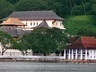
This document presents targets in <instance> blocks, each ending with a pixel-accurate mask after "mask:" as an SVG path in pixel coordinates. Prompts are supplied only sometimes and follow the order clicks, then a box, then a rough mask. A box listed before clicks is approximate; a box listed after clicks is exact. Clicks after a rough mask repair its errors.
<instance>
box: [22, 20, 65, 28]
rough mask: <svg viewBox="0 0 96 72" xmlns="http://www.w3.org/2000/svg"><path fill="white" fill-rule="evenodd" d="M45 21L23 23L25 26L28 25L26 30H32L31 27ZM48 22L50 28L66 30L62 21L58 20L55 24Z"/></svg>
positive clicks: (26, 21)
mask: <svg viewBox="0 0 96 72" xmlns="http://www.w3.org/2000/svg"><path fill="white" fill-rule="evenodd" d="M43 21H44V20H22V21H21V22H22V23H24V24H27V26H26V28H31V27H35V26H37V25H39V24H40V23H41V22H43ZM46 22H47V24H48V25H49V26H50V27H57V28H60V29H65V28H64V26H63V24H62V21H59V20H56V21H55V22H54V20H46ZM53 22H54V23H53Z"/></svg>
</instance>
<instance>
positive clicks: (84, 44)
mask: <svg viewBox="0 0 96 72" xmlns="http://www.w3.org/2000/svg"><path fill="white" fill-rule="evenodd" d="M67 48H75V49H76V48H78V49H81V48H83V49H86V48H87V49H96V38H95V37H86V36H82V37H80V38H79V39H77V40H76V41H75V42H74V43H72V44H71V45H68V46H67Z"/></svg>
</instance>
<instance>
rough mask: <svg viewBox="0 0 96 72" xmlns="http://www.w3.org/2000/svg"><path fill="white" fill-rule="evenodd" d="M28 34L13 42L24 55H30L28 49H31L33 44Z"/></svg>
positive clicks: (14, 46)
mask: <svg viewBox="0 0 96 72" xmlns="http://www.w3.org/2000/svg"><path fill="white" fill-rule="evenodd" d="M27 37H28V35H27V34H25V35H24V36H22V37H20V38H18V39H17V40H16V42H14V44H13V46H12V47H13V48H15V49H18V50H20V51H21V52H22V55H28V49H30V47H31V45H30V44H29V43H28V41H27Z"/></svg>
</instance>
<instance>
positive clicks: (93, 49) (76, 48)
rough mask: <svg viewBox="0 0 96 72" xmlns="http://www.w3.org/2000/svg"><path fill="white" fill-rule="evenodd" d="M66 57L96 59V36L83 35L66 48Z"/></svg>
mask: <svg viewBox="0 0 96 72" xmlns="http://www.w3.org/2000/svg"><path fill="white" fill-rule="evenodd" d="M64 58H65V59H75V60H77V59H80V60H82V59H85V60H96V38H95V37H87V36H82V37H80V38H78V39H77V40H76V41H75V42H73V43H72V44H70V45H68V46H66V49H64Z"/></svg>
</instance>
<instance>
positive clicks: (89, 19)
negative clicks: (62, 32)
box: [64, 15, 96, 35]
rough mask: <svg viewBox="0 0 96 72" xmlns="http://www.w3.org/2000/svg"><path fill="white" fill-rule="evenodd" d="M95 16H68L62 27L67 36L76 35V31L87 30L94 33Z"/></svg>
mask: <svg viewBox="0 0 96 72" xmlns="http://www.w3.org/2000/svg"><path fill="white" fill-rule="evenodd" d="M95 19H96V16H91V15H82V16H69V17H66V20H65V21H64V26H65V28H66V31H67V32H68V33H69V34H72V35H74V34H77V33H78V30H81V29H83V28H88V29H90V30H91V31H93V32H95V31H96V20H95Z"/></svg>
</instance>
